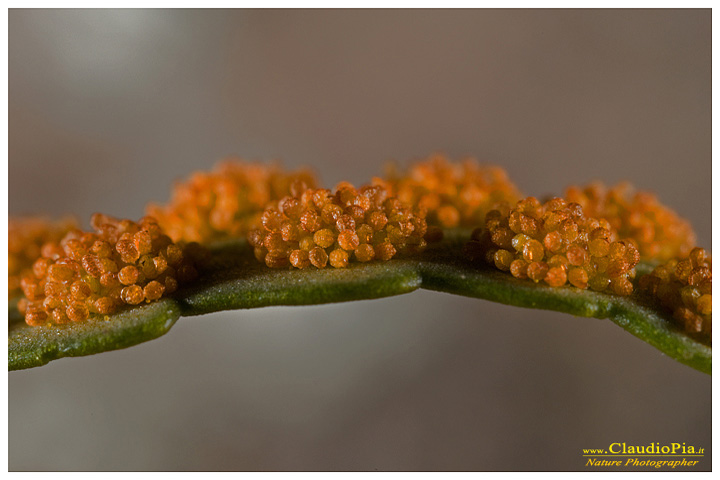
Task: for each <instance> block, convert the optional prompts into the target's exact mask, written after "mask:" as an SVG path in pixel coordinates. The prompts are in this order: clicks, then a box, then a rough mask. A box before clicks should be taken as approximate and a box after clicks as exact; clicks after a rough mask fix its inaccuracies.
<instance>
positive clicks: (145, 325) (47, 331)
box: [8, 299, 180, 370]
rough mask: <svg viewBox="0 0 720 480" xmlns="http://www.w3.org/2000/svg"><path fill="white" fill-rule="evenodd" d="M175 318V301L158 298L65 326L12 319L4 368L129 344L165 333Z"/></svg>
mask: <svg viewBox="0 0 720 480" xmlns="http://www.w3.org/2000/svg"><path fill="white" fill-rule="evenodd" d="M11 316H12V315H11ZM178 318H180V308H179V307H178V304H177V303H176V302H175V301H174V300H172V299H162V300H159V301H157V302H153V303H151V304H149V305H143V306H139V307H135V308H132V309H129V310H125V311H123V312H120V313H116V314H114V315H110V316H104V317H99V318H94V319H92V320H89V321H86V322H79V323H72V324H69V325H57V326H44V327H31V326H29V325H27V324H26V323H24V322H13V323H10V326H9V330H8V370H20V369H24V368H31V367H39V366H41V365H45V364H46V363H48V362H50V361H51V360H55V359H58V358H62V357H80V356H83V355H92V354H94V353H100V352H105V351H108V350H118V349H120V348H126V347H131V346H133V345H137V344H138V343H142V342H147V341H148V340H152V339H154V338H157V337H160V336H162V335H164V334H166V333H167V332H168V331H169V330H170V328H171V327H172V326H173V325H174V324H175V322H176V321H177V319H178Z"/></svg>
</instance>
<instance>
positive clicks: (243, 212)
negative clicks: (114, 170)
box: [146, 160, 317, 243]
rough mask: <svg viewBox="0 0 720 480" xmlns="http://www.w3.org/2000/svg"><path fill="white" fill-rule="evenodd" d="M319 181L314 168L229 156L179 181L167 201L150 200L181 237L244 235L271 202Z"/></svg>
mask: <svg viewBox="0 0 720 480" xmlns="http://www.w3.org/2000/svg"><path fill="white" fill-rule="evenodd" d="M316 183H317V181H316V179H315V176H314V175H313V174H312V172H310V171H309V170H298V171H295V172H289V171H286V170H284V169H282V168H281V167H279V166H277V165H272V166H268V165H263V164H261V163H251V162H244V161H240V160H227V161H224V162H220V163H218V164H217V165H216V166H215V168H214V169H213V170H212V171H211V172H196V173H194V174H192V175H191V176H190V178H189V179H188V180H186V181H184V182H181V183H177V184H176V185H175V187H174V189H173V194H172V200H171V201H170V203H169V204H168V205H165V206H160V205H156V204H150V205H148V207H147V210H146V211H147V214H148V215H150V216H153V217H155V218H157V221H158V223H159V225H160V226H161V227H162V228H163V230H165V232H166V233H167V235H169V236H170V238H172V240H173V241H176V242H177V241H181V240H182V241H186V242H200V243H206V242H208V241H212V240H218V239H223V238H232V237H235V238H237V237H244V236H245V235H247V233H248V231H250V229H251V228H253V227H255V226H256V225H257V222H258V220H259V216H260V214H261V213H262V211H263V210H264V209H265V207H266V205H267V204H268V203H269V202H271V201H273V200H279V199H280V198H282V197H284V196H286V195H291V194H299V193H300V192H302V191H303V190H304V189H306V188H308V187H315V185H316Z"/></svg>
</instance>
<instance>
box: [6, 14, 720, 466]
mask: <svg viewBox="0 0 720 480" xmlns="http://www.w3.org/2000/svg"><path fill="white" fill-rule="evenodd" d="M434 151H443V152H446V153H448V154H449V155H451V156H452V157H453V158H459V157H460V156H463V155H471V156H474V157H476V158H478V159H480V160H482V161H485V162H488V163H493V164H498V165H501V166H503V167H504V168H506V169H507V170H508V172H509V174H510V177H511V178H512V179H514V180H515V182H516V183H517V184H518V185H519V187H520V188H521V189H522V190H523V191H525V192H527V193H529V194H535V195H544V194H547V193H561V192H562V191H563V189H564V187H565V186H567V185H568V184H571V183H585V182H587V181H589V180H592V179H602V180H604V181H606V182H610V183H614V182H617V181H619V180H622V179H627V180H630V181H631V182H633V183H634V184H636V185H637V186H639V187H640V188H643V189H650V190H653V191H655V192H657V193H658V194H659V196H660V198H661V200H663V201H664V202H665V203H666V204H668V205H670V206H671V207H673V208H674V209H675V210H677V211H678V212H679V213H680V214H681V215H683V216H685V217H687V218H689V219H690V220H691V221H692V222H693V225H694V226H695V229H696V231H697V233H698V242H699V244H700V245H702V246H705V247H708V248H709V247H710V243H711V216H710V207H709V206H710V200H711V13H710V10H574V11H568V10H535V11H532V10H453V11H448V10H433V11H416V10H409V11H408V10H406V11H399V10H383V11H378V10H362V11H357V10H345V11H333V10H308V11H304V10H294V11H287V10H273V11H255V10H233V11H222V10H212V11H192V10H174V11H165V10H80V11H77V10H57V11H56V10H10V13H9V210H10V214H11V215H19V214H27V213H47V214H51V215H61V214H65V213H74V214H76V215H79V216H80V217H81V218H82V219H83V220H84V221H87V219H88V218H89V215H90V214H91V213H92V212H94V211H102V212H105V213H108V214H113V215H118V216H123V217H129V218H138V217H140V216H141V215H142V212H143V206H144V204H145V203H146V202H147V201H149V200H155V201H162V202H164V201H166V200H167V199H168V198H169V189H170V186H171V185H172V182H173V181H174V180H175V179H178V178H182V177H185V176H186V175H187V174H188V173H189V172H191V171H193V170H198V169H208V168H210V167H211V166H212V164H214V163H215V161H217V160H218V159H220V158H222V157H224V156H226V155H229V154H238V155H240V156H243V157H246V158H252V159H262V160H271V159H274V158H280V159H282V160H283V161H284V163H285V165H287V166H290V167H296V166H299V165H312V166H314V167H315V168H316V169H317V170H318V172H319V173H320V175H321V177H322V179H323V180H324V182H325V183H326V184H327V185H328V186H332V185H334V183H335V182H337V181H339V180H342V179H347V180H350V181H353V182H356V183H360V182H364V181H366V180H368V179H369V178H370V177H371V176H372V175H376V174H379V173H381V172H382V165H383V164H384V163H385V162H386V161H388V160H391V159H395V160H398V161H401V162H405V161H407V160H409V159H412V158H417V157H421V156H426V155H428V154H429V153H432V152H434ZM8 389H9V394H8V397H9V398H8V401H9V412H8V415H9V452H8V453H9V468H10V470H258V469H259V470H287V469H291V470H336V469H339V470H376V469H377V470H583V469H585V468H584V463H585V462H584V460H583V459H582V457H581V449H583V448H599V447H606V446H607V445H608V444H609V443H611V442H627V443H629V444H630V443H634V444H645V445H646V444H649V443H650V442H661V443H662V442H686V443H687V444H692V445H699V446H702V447H705V448H706V449H707V450H709V449H710V447H711V377H710V376H707V375H704V374H701V373H699V372H697V371H695V370H692V369H690V368H689V367H685V366H683V365H681V364H679V363H677V362H675V361H673V360H671V359H669V358H667V357H666V356H664V355H662V354H661V353H659V352H658V351H657V350H655V349H654V348H652V347H650V346H649V345H647V344H645V343H644V342H642V341H640V340H637V339H635V338H634V337H632V336H631V335H630V334H628V333H626V332H624V331H623V330H622V329H620V328H619V327H617V326H615V325H614V324H612V323H611V322H609V321H599V320H592V319H586V318H576V317H572V316H568V315H563V314H558V313H554V312H544V311H534V310H524V309H519V308H514V307H506V306H502V305H497V304H492V303H489V302H484V301H479V300H473V299H466V298H461V297H455V296H450V295H445V294H439V293H433V292H427V291H420V292H416V293H413V294H410V295H406V296H402V297H396V298H390V299H384V300H376V301H366V302H355V303H351V304H343V305H327V306H318V307H295V308H266V309H260V310H254V311H238V312H226V313H218V314H214V315H209V316H205V317H196V318H186V319H181V320H180V321H179V322H178V324H177V325H176V326H175V327H174V328H173V330H172V331H171V332H170V333H169V334H168V335H166V336H165V337H163V338H160V339H158V340H156V341H153V342H150V343H147V344H143V345H140V346H137V347H133V348H131V349H127V350H124V351H117V352H110V353H105V354H102V355H98V356H94V357H86V358H77V359H64V360H60V361H56V362H52V363H51V364H49V365H48V366H45V367H43V368H39V369H32V370H27V371H22V372H13V373H11V374H10V375H9V380H8ZM710 465H711V457H710V456H707V457H706V458H705V459H704V460H703V461H702V463H701V469H710Z"/></svg>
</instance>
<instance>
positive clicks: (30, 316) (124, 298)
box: [18, 213, 199, 326]
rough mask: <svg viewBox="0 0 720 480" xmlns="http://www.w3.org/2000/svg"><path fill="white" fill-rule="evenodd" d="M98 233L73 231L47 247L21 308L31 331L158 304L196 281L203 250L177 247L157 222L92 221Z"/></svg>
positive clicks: (26, 282) (27, 280)
mask: <svg viewBox="0 0 720 480" xmlns="http://www.w3.org/2000/svg"><path fill="white" fill-rule="evenodd" d="M91 225H92V227H93V230H94V232H83V231H80V230H77V229H75V230H72V231H70V232H69V233H68V234H67V235H65V236H64V237H63V238H62V240H60V241H59V242H57V243H50V244H46V246H45V247H43V249H42V252H41V255H40V258H38V259H37V260H36V261H35V262H34V263H33V265H32V269H31V271H30V272H29V273H28V274H27V275H25V276H23V278H22V280H21V287H22V290H23V293H24V295H25V297H24V298H23V299H21V300H20V302H19V304H18V308H19V309H20V311H21V313H23V314H24V315H25V321H26V322H27V323H28V324H29V325H33V326H39V325H43V324H46V323H52V324H56V325H57V324H63V323H69V322H80V321H83V320H86V319H88V318H89V317H90V316H91V315H93V314H103V315H106V314H111V313H114V312H116V311H118V309H119V308H121V307H122V306H124V305H138V304H140V303H143V302H146V303H147V302H152V301H154V300H157V299H159V298H160V297H161V296H163V295H164V294H168V293H172V292H173V291H175V290H176V289H177V287H178V284H180V283H183V282H188V281H191V280H193V279H194V278H195V277H196V276H197V271H196V269H195V266H194V265H193V259H194V258H196V257H197V255H196V253H197V251H198V248H199V246H198V245H197V244H190V245H186V246H181V245H178V244H175V243H173V242H172V240H171V239H170V237H168V236H167V235H165V234H164V233H163V231H162V229H161V228H160V226H159V225H158V224H157V221H156V220H155V219H154V218H151V217H145V218H143V219H142V220H140V222H139V223H135V222H132V221H130V220H117V219H115V218H112V217H108V216H106V215H102V214H98V213H96V214H95V215H93V216H92V219H91Z"/></svg>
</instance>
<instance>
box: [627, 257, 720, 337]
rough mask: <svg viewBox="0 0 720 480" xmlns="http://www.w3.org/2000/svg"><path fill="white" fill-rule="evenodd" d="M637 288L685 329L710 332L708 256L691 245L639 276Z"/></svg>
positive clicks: (710, 272) (710, 293)
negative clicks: (682, 254) (682, 253)
mask: <svg viewBox="0 0 720 480" xmlns="http://www.w3.org/2000/svg"><path fill="white" fill-rule="evenodd" d="M640 288H641V289H642V290H645V291H647V292H649V293H650V294H652V295H653V296H655V297H657V298H658V299H659V300H660V302H661V303H662V304H663V305H664V306H665V307H666V308H668V309H669V310H670V311H672V312H673V317H674V318H675V320H676V321H677V322H678V323H679V324H680V325H681V326H682V327H683V328H684V329H685V330H686V331H688V332H693V333H699V332H703V333H707V334H710V333H712V257H710V256H709V255H708V254H707V252H706V251H705V250H704V249H702V248H694V249H692V250H691V251H690V255H688V256H687V257H685V258H682V259H672V260H670V261H668V262H666V263H665V264H662V265H659V266H657V267H656V268H655V270H653V272H652V273H650V274H648V275H643V276H642V277H640Z"/></svg>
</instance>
